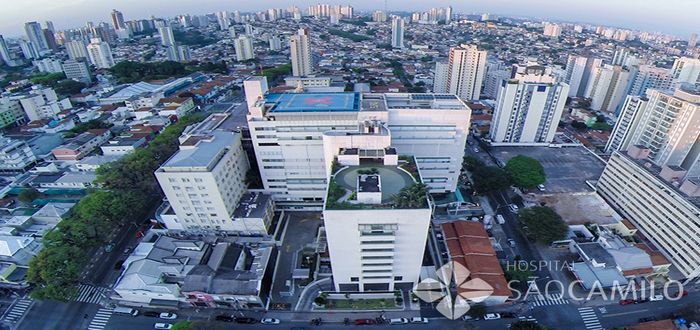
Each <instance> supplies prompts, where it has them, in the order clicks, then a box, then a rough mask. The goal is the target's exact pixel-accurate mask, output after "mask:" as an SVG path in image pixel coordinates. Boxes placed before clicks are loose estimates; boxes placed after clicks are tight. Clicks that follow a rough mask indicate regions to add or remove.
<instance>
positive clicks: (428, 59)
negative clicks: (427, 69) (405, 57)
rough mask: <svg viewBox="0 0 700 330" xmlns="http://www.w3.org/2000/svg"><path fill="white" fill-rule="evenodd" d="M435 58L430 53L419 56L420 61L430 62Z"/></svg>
mask: <svg viewBox="0 0 700 330" xmlns="http://www.w3.org/2000/svg"><path fill="white" fill-rule="evenodd" d="M434 60H435V59H434V58H433V57H432V56H431V55H426V56H423V57H421V58H420V61H421V62H432V61H434Z"/></svg>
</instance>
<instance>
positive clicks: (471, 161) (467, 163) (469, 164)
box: [462, 156, 486, 173]
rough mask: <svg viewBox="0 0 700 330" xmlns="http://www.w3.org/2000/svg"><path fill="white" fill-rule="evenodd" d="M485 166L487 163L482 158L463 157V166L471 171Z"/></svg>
mask: <svg viewBox="0 0 700 330" xmlns="http://www.w3.org/2000/svg"><path fill="white" fill-rule="evenodd" d="M485 166H486V164H484V162H483V161H482V160H481V159H479V158H476V157H474V156H464V158H462V168H463V169H465V170H467V171H469V172H470V173H473V172H474V171H476V170H478V169H480V168H482V167H485Z"/></svg>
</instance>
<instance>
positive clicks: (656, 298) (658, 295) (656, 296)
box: [647, 294, 664, 301]
mask: <svg viewBox="0 0 700 330" xmlns="http://www.w3.org/2000/svg"><path fill="white" fill-rule="evenodd" d="M647 300H649V301H661V300H664V296H663V295H660V294H657V295H655V296H651V297H649V298H647Z"/></svg>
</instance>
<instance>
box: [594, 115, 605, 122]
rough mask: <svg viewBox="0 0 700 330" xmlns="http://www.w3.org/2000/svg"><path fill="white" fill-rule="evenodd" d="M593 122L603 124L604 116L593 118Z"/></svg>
mask: <svg viewBox="0 0 700 330" xmlns="http://www.w3.org/2000/svg"><path fill="white" fill-rule="evenodd" d="M595 122H596V123H604V122H605V115H597V116H596V117H595Z"/></svg>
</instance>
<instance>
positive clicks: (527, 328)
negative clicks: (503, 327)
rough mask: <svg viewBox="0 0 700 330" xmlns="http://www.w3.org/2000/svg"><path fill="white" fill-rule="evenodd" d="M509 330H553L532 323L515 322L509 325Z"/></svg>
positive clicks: (552, 329)
mask: <svg viewBox="0 0 700 330" xmlns="http://www.w3.org/2000/svg"><path fill="white" fill-rule="evenodd" d="M508 329H509V330H554V328H550V327H546V326H544V325H541V324H539V323H537V322H533V321H517V322H514V323H511V324H510V328H508Z"/></svg>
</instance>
